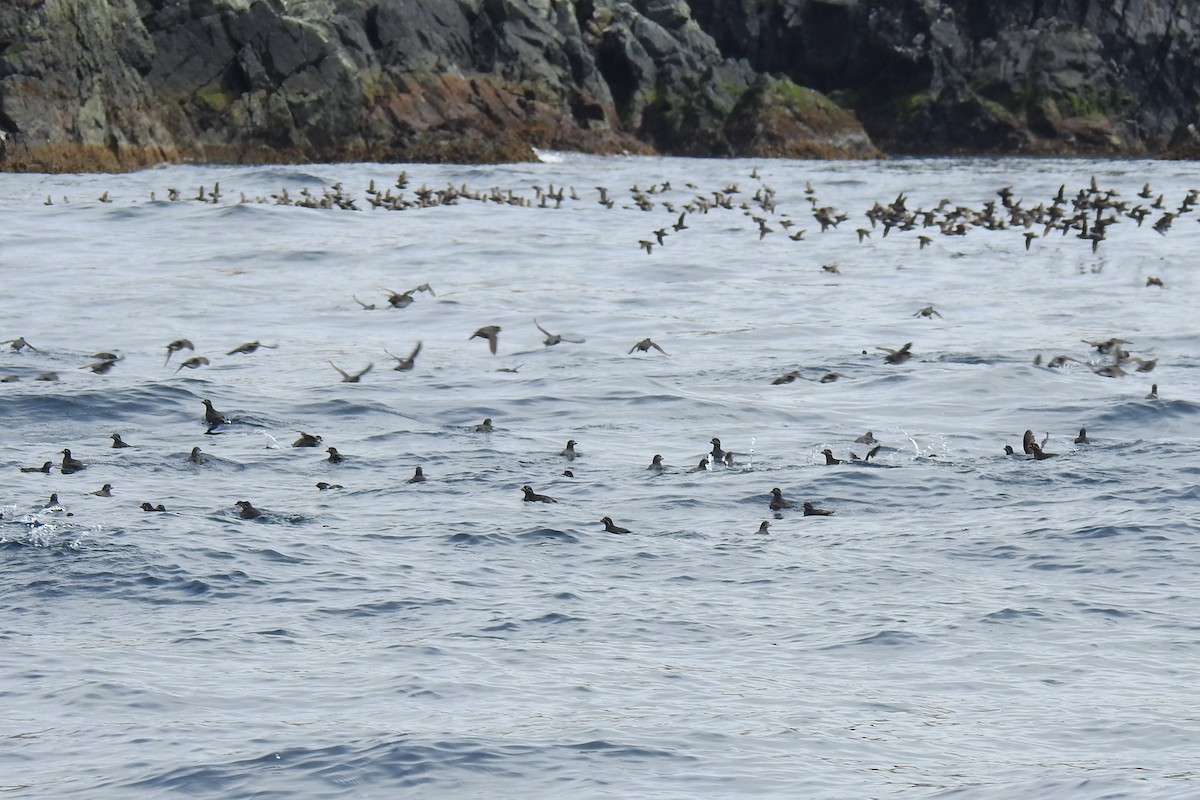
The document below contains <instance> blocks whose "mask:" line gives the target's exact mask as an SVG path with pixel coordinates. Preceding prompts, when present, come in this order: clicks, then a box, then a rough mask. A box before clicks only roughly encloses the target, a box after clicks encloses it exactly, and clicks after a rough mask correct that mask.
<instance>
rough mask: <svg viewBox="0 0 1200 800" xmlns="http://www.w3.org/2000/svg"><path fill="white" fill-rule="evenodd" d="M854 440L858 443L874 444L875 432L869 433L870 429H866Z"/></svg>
mask: <svg viewBox="0 0 1200 800" xmlns="http://www.w3.org/2000/svg"><path fill="white" fill-rule="evenodd" d="M854 441H855V442H856V443H858V444H875V443H876V441H877V440H876V439H875V434H873V433H871V432H870V431H867V432H866V433H864V434H863V435H862V436H859V437H858V438H857V439H855V440H854Z"/></svg>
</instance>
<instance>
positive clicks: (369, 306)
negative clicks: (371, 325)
mask: <svg viewBox="0 0 1200 800" xmlns="http://www.w3.org/2000/svg"><path fill="white" fill-rule="evenodd" d="M350 296H351V297H353V298H354V302H356V303H358V304H359V305H360V306H362V309H363V311H374V310H375V304H374V303H364V302H363V301H362V300H359V299H358V297H356V296H355V295H350Z"/></svg>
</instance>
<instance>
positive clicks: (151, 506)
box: [141, 503, 167, 511]
mask: <svg viewBox="0 0 1200 800" xmlns="http://www.w3.org/2000/svg"><path fill="white" fill-rule="evenodd" d="M141 509H142V511H166V510H167V508H166V506H164V505H163V504H162V503H159V504H158V505H154V504H152V503H142V505H141Z"/></svg>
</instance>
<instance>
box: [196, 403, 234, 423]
mask: <svg viewBox="0 0 1200 800" xmlns="http://www.w3.org/2000/svg"><path fill="white" fill-rule="evenodd" d="M200 402H202V403H204V421H205V422H207V423H208V424H209V425H210V426H211V427H210V428H209V430H212V428H215V427H216V426H218V425H227V424H229V418H228V417H226V416H225V415H224V414H222V413H221V412H220V411H217V410H216V409H215V408H213V404H212V400H201V401H200Z"/></svg>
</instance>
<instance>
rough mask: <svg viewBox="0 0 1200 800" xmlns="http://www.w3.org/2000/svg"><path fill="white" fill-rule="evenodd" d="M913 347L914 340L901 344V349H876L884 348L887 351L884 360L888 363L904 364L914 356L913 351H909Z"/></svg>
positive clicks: (877, 348) (878, 348)
mask: <svg viewBox="0 0 1200 800" xmlns="http://www.w3.org/2000/svg"><path fill="white" fill-rule="evenodd" d="M911 347H912V342H905V343H904V344H903V345H901V347H900V349H899V350H893V349H892V348H890V347H876V348H875V349H876V350H884V351H886V352H887V355H886V356H884V357H883V360H884V361H886V362H887V363H889V364H903V363H904V362H905V361H908V360H909V359H910V358H912V353H910V352H909V348H911Z"/></svg>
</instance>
